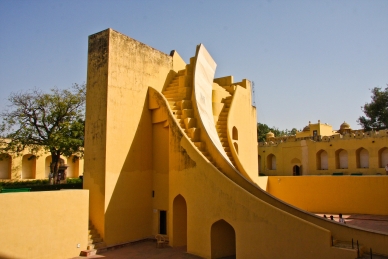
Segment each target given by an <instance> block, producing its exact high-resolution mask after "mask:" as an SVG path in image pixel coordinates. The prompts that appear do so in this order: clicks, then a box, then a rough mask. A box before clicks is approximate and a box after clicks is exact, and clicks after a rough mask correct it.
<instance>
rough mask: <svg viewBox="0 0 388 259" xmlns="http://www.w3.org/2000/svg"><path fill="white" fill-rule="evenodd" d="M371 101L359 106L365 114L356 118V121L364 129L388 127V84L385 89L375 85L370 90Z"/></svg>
mask: <svg viewBox="0 0 388 259" xmlns="http://www.w3.org/2000/svg"><path fill="white" fill-rule="evenodd" d="M371 92H372V96H371V98H372V101H371V102H370V103H366V104H365V105H364V106H362V107H361V109H362V111H363V112H364V113H365V116H360V117H359V118H358V123H359V124H360V125H361V126H362V127H363V128H364V129H365V130H366V131H369V130H381V129H386V128H388V85H387V87H386V88H385V89H381V88H379V87H375V88H373V89H372V90H371Z"/></svg>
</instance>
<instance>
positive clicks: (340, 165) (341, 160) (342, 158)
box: [335, 148, 349, 169]
mask: <svg viewBox="0 0 388 259" xmlns="http://www.w3.org/2000/svg"><path fill="white" fill-rule="evenodd" d="M348 167H349V164H348V151H346V150H345V149H342V148H341V149H338V150H337V151H335V168H336V169H348Z"/></svg>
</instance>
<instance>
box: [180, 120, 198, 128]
mask: <svg viewBox="0 0 388 259" xmlns="http://www.w3.org/2000/svg"><path fill="white" fill-rule="evenodd" d="M183 121H184V126H185V128H186V129H189V128H194V127H196V126H197V119H195V118H185V119H183Z"/></svg>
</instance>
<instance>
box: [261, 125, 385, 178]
mask: <svg viewBox="0 0 388 259" xmlns="http://www.w3.org/2000/svg"><path fill="white" fill-rule="evenodd" d="M258 161H259V172H260V174H261V175H267V176H271V175H285V176H287V175H289V176H290V175H333V174H334V175H383V174H385V166H386V165H387V164H388V130H380V131H369V132H364V131H363V130H352V129H351V128H350V126H349V124H348V123H346V122H344V123H343V124H341V126H340V129H339V130H333V129H332V126H331V125H328V124H326V123H324V124H323V123H321V122H320V121H318V123H315V124H312V123H309V125H308V126H306V127H305V128H304V129H303V131H301V132H297V133H296V135H293V136H275V135H274V134H273V133H272V132H269V133H267V136H266V142H262V143H259V145H258Z"/></svg>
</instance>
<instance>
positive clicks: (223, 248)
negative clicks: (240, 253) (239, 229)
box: [210, 219, 236, 258]
mask: <svg viewBox="0 0 388 259" xmlns="http://www.w3.org/2000/svg"><path fill="white" fill-rule="evenodd" d="M210 235H211V254H212V257H211V258H223V257H228V258H236V234H235V232H234V228H233V227H232V226H231V225H230V224H229V223H228V222H226V221H225V220H223V219H221V220H219V221H217V222H215V223H214V224H213V225H212V227H211V233H210Z"/></svg>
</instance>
